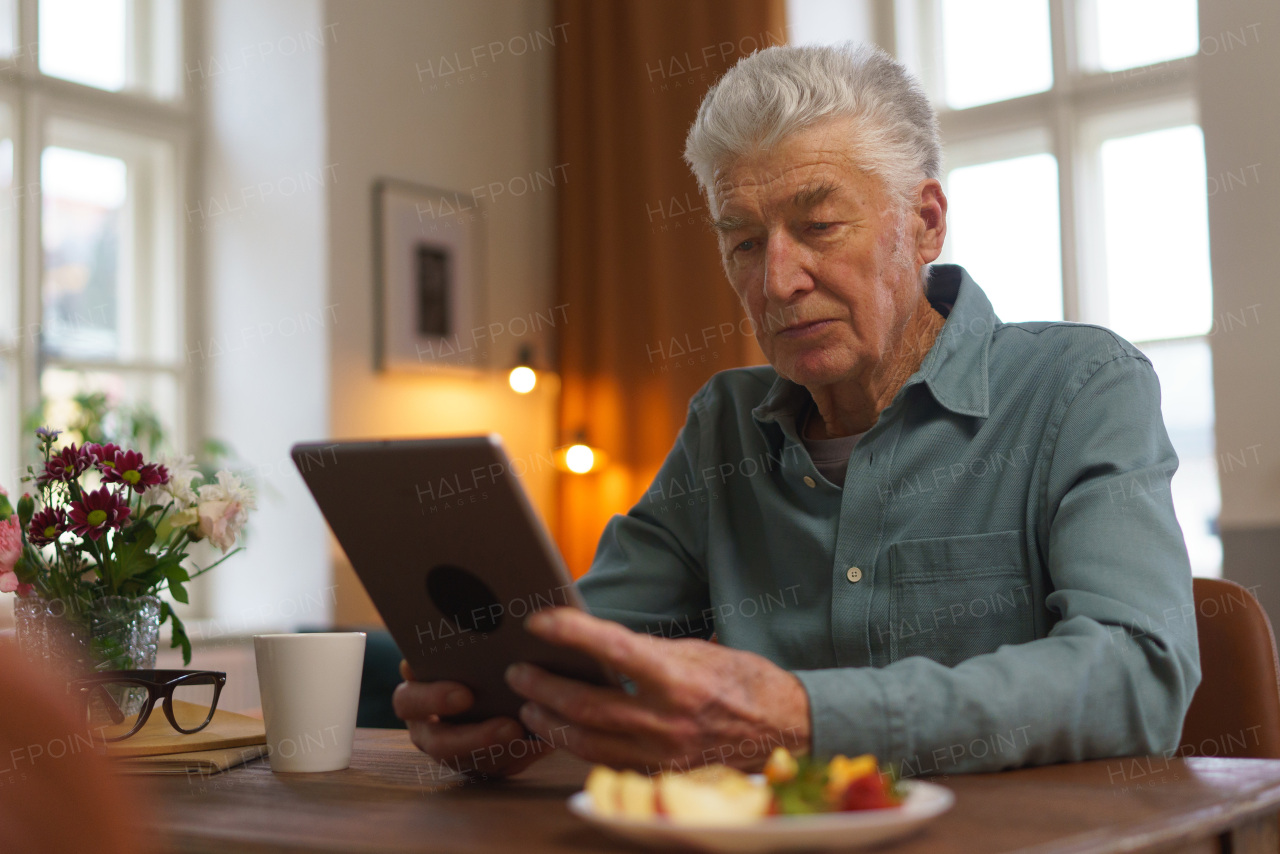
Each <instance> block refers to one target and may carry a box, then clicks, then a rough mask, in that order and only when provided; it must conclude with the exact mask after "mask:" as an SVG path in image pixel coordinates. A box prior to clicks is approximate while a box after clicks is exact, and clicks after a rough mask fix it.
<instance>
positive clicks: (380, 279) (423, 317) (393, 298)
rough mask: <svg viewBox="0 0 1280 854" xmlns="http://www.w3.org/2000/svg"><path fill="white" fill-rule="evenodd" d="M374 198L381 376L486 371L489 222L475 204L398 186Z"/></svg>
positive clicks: (381, 184) (391, 184) (460, 196)
mask: <svg viewBox="0 0 1280 854" xmlns="http://www.w3.org/2000/svg"><path fill="white" fill-rule="evenodd" d="M373 196H374V259H375V266H376V269H375V271H374V281H375V292H376V294H377V302H378V304H377V318H378V334H377V335H376V336H375V337H376V341H377V344H376V349H377V353H376V361H377V366H378V368H379V369H380V370H384V371H416V370H424V369H441V368H448V369H459V368H460V369H468V368H483V367H484V366H485V365H486V364H487V362H488V355H489V354H488V348H487V347H486V346H484V345H485V340H484V335H482V334H479V333H478V332H477V330H478V329H479V330H481V331H483V329H484V326H483V323H482V321H481V319H480V318H481V317H482V316H483V310H484V292H483V286H482V282H481V275H480V258H481V250H482V245H481V240H482V234H481V228H482V226H483V222H484V217H483V212H482V211H481V210H480V209H479V206H478V205H477V204H476V201H475V199H474V198H472V197H471V196H469V195H466V194H465V193H458V192H454V191H452V190H442V189H438V188H433V187H425V186H421V185H418V184H411V183H408V182H405V181H397V180H391V179H383V180H380V181H378V182H377V183H376V184H375V185H374V192H373Z"/></svg>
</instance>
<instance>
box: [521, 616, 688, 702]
mask: <svg viewBox="0 0 1280 854" xmlns="http://www.w3.org/2000/svg"><path fill="white" fill-rule="evenodd" d="M525 627H526V628H527V629H528V630H529V631H530V632H531V633H532V634H535V635H537V636H538V637H540V638H542V639H543V640H546V641H548V642H550V643H554V644H559V645H560V646H567V647H571V648H573V649H577V650H581V651H582V652H585V653H586V654H587V655H589V656H591V657H592V658H594V659H596V660H597V661H599V662H601V663H603V664H605V665H607V666H609V667H611V668H613V669H614V670H616V671H618V672H619V673H623V674H625V675H627V676H629V677H631V678H632V679H633V680H635V681H636V682H637V683H638V684H639V685H640V686H641V687H646V686H651V687H654V688H657V689H659V690H661V689H662V688H663V687H664V686H666V685H667V684H668V682H669V680H670V672H671V671H670V667H669V666H668V664H667V660H666V658H664V657H663V655H662V653H661V649H660V645H661V643H662V641H661V640H660V639H654V638H652V637H650V636H649V635H642V634H639V633H637V632H633V631H631V630H630V629H627V628H624V627H623V626H620V625H618V624H617V623H614V622H611V621H609V620H601V619H600V618H598V617H593V616H591V615H590V614H588V613H586V612H585V611H581V610H579V609H577V608H548V609H546V610H543V611H539V612H538V613H536V614H534V615H533V616H531V617H529V619H528V620H526V621H525Z"/></svg>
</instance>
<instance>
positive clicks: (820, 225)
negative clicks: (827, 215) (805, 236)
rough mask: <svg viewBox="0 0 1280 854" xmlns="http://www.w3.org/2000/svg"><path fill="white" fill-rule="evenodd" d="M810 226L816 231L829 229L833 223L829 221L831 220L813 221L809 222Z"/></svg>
mask: <svg viewBox="0 0 1280 854" xmlns="http://www.w3.org/2000/svg"><path fill="white" fill-rule="evenodd" d="M809 227H810V228H812V229H813V230H814V231H826V230H827V229H829V228H830V227H831V223H829V222H811V223H809Z"/></svg>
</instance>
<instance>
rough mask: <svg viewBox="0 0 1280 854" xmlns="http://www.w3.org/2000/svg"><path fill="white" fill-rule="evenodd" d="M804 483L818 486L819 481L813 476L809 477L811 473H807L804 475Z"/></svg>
mask: <svg viewBox="0 0 1280 854" xmlns="http://www.w3.org/2000/svg"><path fill="white" fill-rule="evenodd" d="M804 485H805V486H817V485H818V482H817V481H816V480H814V479H813V478H811V477H809V475H805V476H804Z"/></svg>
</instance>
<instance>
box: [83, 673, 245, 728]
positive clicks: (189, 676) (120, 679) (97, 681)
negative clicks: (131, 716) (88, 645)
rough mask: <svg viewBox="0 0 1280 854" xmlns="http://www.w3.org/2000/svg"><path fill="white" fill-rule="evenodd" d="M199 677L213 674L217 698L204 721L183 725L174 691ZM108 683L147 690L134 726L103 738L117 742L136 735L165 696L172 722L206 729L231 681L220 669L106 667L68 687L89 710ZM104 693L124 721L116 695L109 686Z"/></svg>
mask: <svg viewBox="0 0 1280 854" xmlns="http://www.w3.org/2000/svg"><path fill="white" fill-rule="evenodd" d="M197 677H198V678H199V679H200V680H201V681H199V682H198V683H197V684H200V685H206V684H209V682H208V681H207V680H209V678H210V677H212V684H213V700H212V701H211V702H210V703H209V714H208V715H207V716H206V717H205V719H204V722H203V723H201V724H200V725H199V726H196V727H183V726H181V725H179V724H178V719H177V716H176V715H174V713H173V692H174V691H175V690H176V689H178V688H181V687H183V686H184V685H189V684H192V683H193V682H195V681H196V679H197ZM106 684H111V685H128V686H131V687H137V688H145V689H146V691H147V702H146V705H144V706H143V707H142V709H140V710H139V712H138V718H137V720H135V721H134V724H133V728H132V729H130V730H129V731H128V732H126V733H125V734H124V735H116V736H111V737H105V736H104V737H103V741H107V742H115V741H124V740H125V739H126V738H128V737H130V736H132V735H136V734H137V732H138V730H140V729H142V727H143V726H144V725H145V724H146V722H147V720H148V719H149V718H150V717H151V710H152V709H154V708H155V705H156V703H158V702H160V701H161V700H163V701H164V716H165V717H166V718H168V719H169V724H170V725H171V726H172V727H173V728H174V729H176V730H177V731H178V732H180V733H183V734H184V735H191V734H192V733H196V732H199V731H200V730H202V729H204V728H205V727H207V726H208V725H209V722H210V721H212V720H213V713H214V711H216V710H217V708H218V698H219V697H220V696H221V695H222V688H223V686H224V685H226V684H227V674H226V673H224V672H223V671H220V670H103V671H99V672H97V673H91V674H89V675H88V676H84V677H81V678H79V679H74V680H72V681H71V682H69V683H67V690H68V691H70V692H72V693H74V694H76V696H78V697H79V698H80V699H82V700H83V701H84V710H85V713H86V714H87V713H88V707H89V701H90V700H91V699H92V697H93V692H94V689H95V688H98V687H99V686H101V685H106ZM100 693H101V695H102V698H103V699H105V700H106V701H107V703H108V704H109V705H108V707H107V710H108V713H110V714H111V717H112V718H113V719H116V718H117V717H118V720H116V723H121V722H123V720H124V713H123V712H122V711H121V710H120V707H119V705H117V704H116V702H115V699H114V698H112V696H111V694H110V693H108V692H107V691H105V690H103V691H101V692H100Z"/></svg>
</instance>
